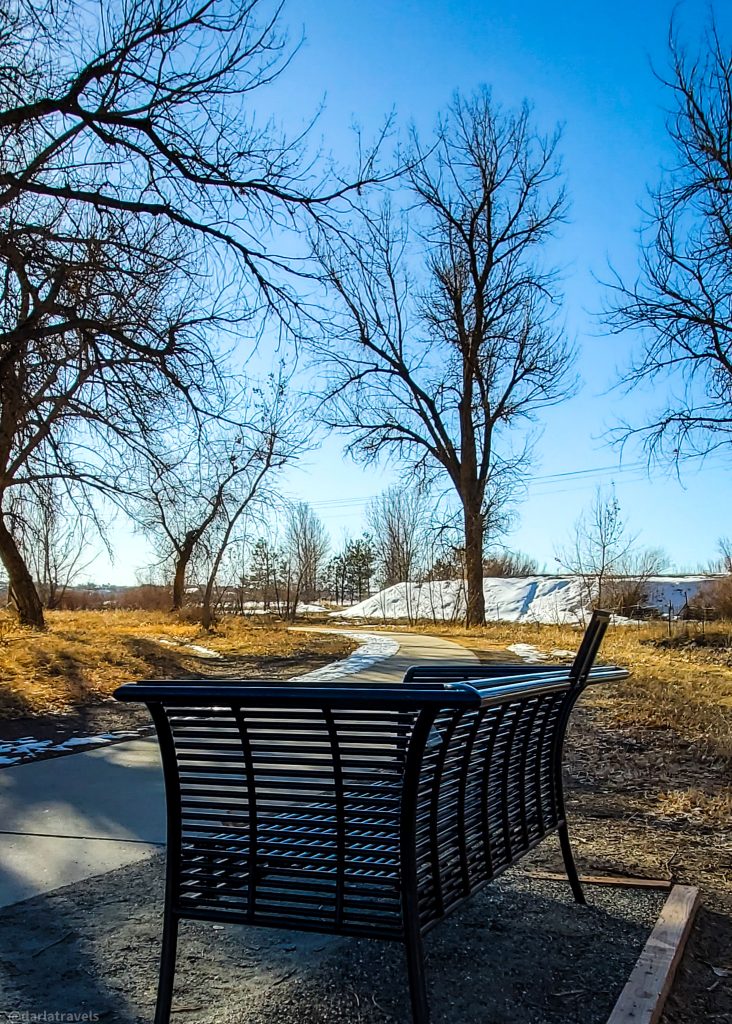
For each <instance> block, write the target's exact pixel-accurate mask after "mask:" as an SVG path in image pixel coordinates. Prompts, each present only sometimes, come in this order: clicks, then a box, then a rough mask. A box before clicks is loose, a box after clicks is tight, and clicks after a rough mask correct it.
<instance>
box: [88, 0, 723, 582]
mask: <svg viewBox="0 0 732 1024" xmlns="http://www.w3.org/2000/svg"><path fill="white" fill-rule="evenodd" d="M673 10H675V11H676V19H677V23H678V26H679V29H680V32H681V35H682V37H683V38H685V39H688V41H689V44H690V46H692V48H693V46H694V44H695V43H696V42H697V41H698V40H699V38H700V36H701V32H702V30H703V26H704V24H705V22H706V20H707V17H708V14H709V11H710V6H709V4H708V3H707V2H697V0H687V2H685V3H682V4H680V5H674V4H673V3H671V2H666V0H646V2H642V3H638V2H634V3H630V2H627V0H617V2H613V3H606V2H600V3H596V4H594V5H593V4H587V3H584V2H583V3H579V2H577V0H565V2H563V3H561V4H560V3H546V2H540V0H527V2H524V3H514V4H507V3H497V2H494V0H487V2H486V0H483V2H480V3H477V2H452V3H448V2H445V0H422V2H415V0H411V2H401V3H396V2H386V0H371V2H370V3H362V2H360V3H355V2H352V0H339V2H336V0H319V2H318V3H312V0H310V2H306V0H289V2H288V4H287V5H286V8H285V12H284V17H285V20H286V21H287V23H288V24H289V25H290V27H291V35H292V37H293V38H297V37H298V36H299V34H300V32H301V31H303V32H304V34H305V41H304V44H303V46H302V48H301V50H300V52H299V54H298V55H297V56H296V58H295V60H294V62H293V64H292V65H291V66H290V67H289V68H288V70H287V71H286V73H285V75H284V76H283V77H282V79H281V80H280V81H279V82H278V83H277V84H276V86H274V87H273V89H272V91H271V92H270V94H269V97H268V102H271V103H272V105H273V109H274V111H275V113H276V116H277V117H278V118H279V119H280V120H281V122H282V123H283V124H284V126H285V127H286V128H288V129H290V130H296V129H297V128H298V127H299V126H301V125H302V123H303V122H304V121H306V120H307V119H308V118H309V117H310V116H311V115H312V113H313V111H314V110H315V109H316V108H317V106H318V104H319V103H320V102H321V100H323V99H324V101H325V109H324V111H323V113H322V115H321V118H320V121H319V123H318V125H317V126H316V136H318V137H322V140H323V148H324V149H326V150H328V151H331V152H332V153H333V154H334V156H335V157H336V159H338V160H340V161H341V162H348V160H349V157H350V153H351V152H352V145H353V139H352V135H351V134H350V132H349V126H350V125H351V124H352V122H354V121H357V122H358V123H359V124H360V125H361V126H362V128H363V130H364V132H365V134H366V135H367V136H368V135H369V134H371V133H375V132H376V131H377V129H378V127H379V125H380V124H381V122H382V120H383V118H384V116H385V115H386V114H387V113H389V112H390V111H391V110H394V111H395V113H396V116H397V118H398V121H399V123H400V124H402V125H406V124H408V123H409V122H410V121H411V120H413V121H414V122H415V123H416V125H417V126H418V128H419V129H420V131H421V132H422V133H423V134H424V135H427V134H428V133H429V131H430V129H431V127H432V125H433V124H434V122H435V119H436V116H437V114H438V112H439V111H440V110H441V109H444V107H445V106H446V104H447V103H448V102H449V100H450V97H451V94H452V92H453V91H454V90H455V89H456V88H459V89H461V90H463V91H465V92H469V91H471V90H472V89H474V88H475V87H477V86H479V85H482V84H487V85H489V86H491V88H492V89H493V92H494V96H495V98H496V99H497V100H499V101H500V102H501V103H502V104H503V105H505V106H507V107H511V106H517V105H518V104H520V103H521V102H522V101H523V100H524V99H528V100H529V101H530V102H531V103H532V104H533V106H534V112H535V113H534V117H535V121H536V123H537V124H538V126H540V127H541V128H543V129H545V130H547V131H548V130H551V129H552V128H553V127H554V125H556V124H557V123H561V124H562V125H563V126H564V134H563V140H562V143H561V154H562V158H563V164H564V169H565V173H566V178H567V185H568V190H569V195H570V199H571V212H570V222H569V223H568V224H567V225H566V227H565V228H564V229H563V231H562V233H561V237H560V238H559V239H558V241H557V243H556V245H555V253H554V255H555V256H556V258H557V260H558V262H559V263H560V264H561V265H563V266H564V267H565V285H564V294H565V307H564V315H565V319H566V324H567V328H568V330H569V332H570V334H571V335H572V336H573V337H574V338H575V339H576V341H577V344H578V346H579V350H580V356H579V361H578V366H577V369H578V371H579V373H580V375H581V377H582V381H583V386H582V389H581V391H580V392H579V394H578V395H577V396H576V397H575V398H573V399H571V400H570V401H568V402H567V403H565V404H564V405H562V406H561V407H558V408H555V409H552V410H549V411H548V412H546V413H545V414H543V416H542V420H541V423H542V424H543V428H544V432H543V436H542V438H541V440H540V442H539V444H538V446H537V449H536V458H535V464H534V467H533V473H534V475H535V476H536V477H537V478H538V479H537V480H536V482H535V483H534V484H533V485H531V486H530V488H529V492H528V497H527V499H526V500H525V501H524V502H523V504H522V506H521V508H520V520H519V522H518V525H517V527H516V529H515V530H514V531H513V532H512V534H511V535H510V537H509V538H508V543H509V544H510V545H511V546H512V547H515V548H520V549H522V550H524V551H526V552H528V553H531V554H533V555H534V556H535V557H536V558H538V560H539V561H540V563H542V564H543V565H545V566H546V568H547V569H549V570H551V569H552V568H553V566H554V551H555V549H556V547H557V546H558V545H560V544H561V543H562V542H563V541H565V540H566V538H567V535H568V533H569V531H570V528H571V524H572V523H573V521H574V520H575V519H576V517H577V515H578V514H579V513H580V511H581V510H582V508H583V507H584V506H586V505H587V504H588V503H589V502H590V501H591V499H592V496H593V489H594V486H595V485H596V483H598V482H600V483H604V484H609V483H610V482H611V481H614V483H615V487H616V493H617V496H618V498H619V500H620V502H621V505H622V508H623V511H624V513H625V514H626V516H627V518H628V520H629V521H630V524H631V526H632V528H633V529H634V530H635V531H638V532H640V534H641V539H642V541H643V542H644V543H646V544H649V545H654V546H662V547H664V548H665V549H666V550H667V552H668V553H669V555H670V556H671V558H672V560H673V562H674V564H675V565H676V566H677V567H679V568H687V567H691V566H693V565H696V564H697V563H699V562H704V561H706V560H707V559H709V558H711V557H712V556H713V555H714V552H715V546H716V541H717V538H718V537H719V536H720V535H723V534H725V533H730V532H732V530H730V527H729V526H728V524H727V515H726V509H727V507H728V505H729V484H728V465H727V463H726V462H725V461H724V460H722V459H721V458H717V459H716V460H715V461H711V460H710V461H708V462H707V463H705V464H703V465H701V466H699V465H696V466H692V465H689V466H686V467H683V468H682V473H681V479H680V480H679V479H677V477H676V475H675V474H674V473H673V472H672V471H668V470H663V469H659V470H654V472H653V475H652V476H651V477H649V476H648V474H647V473H646V472H645V469H644V467H643V465H642V464H641V463H642V459H643V456H642V453H640V452H639V451H638V450H637V449H635V450H634V449H630V448H629V449H627V450H626V452H625V454H624V456H623V465H622V466H620V467H619V468H617V469H615V468H614V467H618V465H619V457H620V456H619V453H618V451H617V450H616V449H613V448H611V447H608V445H607V442H606V440H605V434H606V432H607V430H608V429H609V428H611V427H612V426H613V424H614V423H615V422H616V421H617V418H618V416H624V417H625V418H628V419H630V420H637V421H640V420H642V418H643V416H644V412H645V411H646V410H647V409H649V408H652V407H653V406H654V405H659V404H661V403H662V402H663V401H664V397H665V388H666V385H665V384H663V386H662V387H661V388H660V389H659V391H658V392H657V393H656V394H655V395H654V394H653V393H650V394H649V393H648V392H646V393H644V394H635V395H631V396H625V395H623V394H622V393H621V392H618V391H611V390H610V388H611V385H612V383H613V381H614V379H615V377H616V369H617V368H618V367H623V366H624V365H625V364H626V363H627V360H628V357H629V354H630V352H631V350H632V347H633V344H634V339H632V338H617V337H607V336H604V335H603V332H602V327H601V324H600V323H599V321H598V319H597V318H596V316H594V314H595V313H596V312H597V311H598V310H599V309H600V307H601V306H602V301H603V290H602V288H601V287H600V286H599V285H598V283H597V280H596V279H597V278H600V279H603V278H605V279H606V278H607V277H608V260H610V261H612V263H613V265H614V266H615V267H616V268H617V269H618V270H620V271H621V273H622V274H623V275H624V276H626V277H631V276H632V275H633V273H634V270H635V267H636V265H637V229H638V227H639V224H640V220H641V214H640V210H639V206H640V205H641V204H642V203H644V201H645V197H646V188H647V186H649V185H653V184H654V183H655V182H656V181H657V180H658V177H659V174H660V172H661V168H662V166H663V165H664V163H668V162H669V160H670V159H671V155H672V154H671V151H670V148H669V144H668V140H667V138H666V134H665V128H664V119H665V108H666V107H667V106H668V104H669V96H668V93H667V92H666V91H665V90H664V88H663V87H662V85H661V84H660V83H659V82H658V81H657V79H656V78H655V76H654V73H653V70H652V65H653V66H654V67H656V68H657V69H658V70H660V71H664V70H665V67H666V40H667V33H668V26H669V20H670V17H671V13H672V11H673ZM716 16H717V19H718V23H719V26H720V29H721V30H722V34H723V36H724V37H726V38H727V39H729V38H730V35H732V32H731V31H730V29H731V28H732V10H730V9H729V8H727V7H726V5H725V7H724V8H723V6H722V5H721V4H718V5H717V8H716ZM340 447H341V446H340V442H339V441H338V439H336V438H333V437H331V438H329V439H328V440H327V442H326V443H325V444H324V446H323V448H322V449H321V450H319V451H318V452H315V453H313V454H312V455H311V456H309V457H308V459H307V460H306V461H305V463H304V465H303V466H302V467H301V469H299V470H298V471H295V472H293V473H291V475H290V476H289V478H288V484H287V486H288V490H289V493H290V494H291V495H292V496H293V497H298V498H300V499H302V500H305V501H310V502H311V503H312V504H313V505H314V506H315V508H316V509H317V511H318V513H319V514H320V515H321V517H322V518H323V520H324V521H325V523H326V525H327V526H328V528H329V529H330V531H331V533H332V535H333V537H334V540H335V541H336V542H338V540H339V539H340V538H341V536H342V534H343V533H344V532H345V531H349V532H350V533H352V534H355V533H358V532H360V530H361V529H362V528H363V508H364V504H365V501H366V500H367V499H368V498H369V497H370V496H372V495H374V494H376V493H377V492H378V491H379V490H381V489H382V488H383V487H384V486H385V484H387V483H389V482H391V481H392V480H395V479H399V477H400V475H401V474H402V473H403V472H404V471H403V470H399V469H398V468H394V467H383V468H382V469H376V470H375V469H373V468H370V469H368V470H364V469H362V468H360V467H358V466H356V465H354V464H353V463H352V462H351V461H350V460H348V459H346V458H345V457H343V456H342V455H341V450H340ZM594 467H602V472H599V473H597V474H594V473H589V472H584V471H587V470H590V469H593V468H594ZM577 471H581V472H582V475H581V476H559V474H566V473H575V472H577ZM123 535H125V536H126V535H127V530H126V529H125V528H124V527H123V525H122V524H120V529H119V536H120V537H122V536H123ZM145 560H146V551H145V547H144V544H143V543H142V541H140V540H139V539H136V540H134V541H131V540H130V539H129V538H128V537H127V539H126V540H125V558H124V560H120V561H118V563H117V564H115V565H114V566H111V565H107V563H106V560H102V559H101V558H100V560H99V561H98V562H97V564H96V566H95V568H94V576H95V577H96V578H98V579H114V580H115V581H118V582H132V579H133V576H134V569H135V567H136V565H137V564H142V563H144V562H145Z"/></svg>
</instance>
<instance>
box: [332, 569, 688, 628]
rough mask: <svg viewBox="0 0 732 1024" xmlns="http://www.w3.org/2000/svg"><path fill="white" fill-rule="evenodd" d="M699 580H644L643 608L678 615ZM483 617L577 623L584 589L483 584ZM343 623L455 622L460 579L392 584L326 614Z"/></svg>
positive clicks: (573, 582) (461, 597) (535, 581)
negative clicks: (645, 590) (340, 609)
mask: <svg viewBox="0 0 732 1024" xmlns="http://www.w3.org/2000/svg"><path fill="white" fill-rule="evenodd" d="M707 579H708V577H705V576H676V577H671V576H654V577H652V578H651V579H650V580H649V581H648V585H647V593H648V600H647V602H646V603H647V604H648V605H649V606H651V607H654V608H658V609H659V611H661V612H663V613H665V612H666V611H667V610H668V606H669V604H670V605H671V606H672V609H673V612H674V613H678V612H679V611H680V610H681V608H683V606H684V605H685V603H686V602H687V600H691V598H693V597H694V595H695V594H696V593H697V591H698V590H699V587H700V586H701V584H702V583H704V582H706V581H707ZM483 592H484V594H485V605H486V617H487V618H488V619H489V620H494V621H504V622H546V623H550V624H556V625H559V624H562V623H582V622H584V620H585V618H586V615H587V608H586V605H587V595H586V591H585V589H584V584H583V582H582V580H580V579H579V578H578V577H576V576H526V577H522V578H518V579H497V578H486V579H484V580H483ZM331 614H332V615H333V616H334V617H339V618H344V619H377V620H380V621H382V622H388V621H391V620H394V619H411V620H415V619H427V620H431V621H434V622H440V621H448V622H449V621H458V620H460V619H461V618H462V617H463V616H464V614H465V584H464V582H463V581H462V580H442V581H436V582H432V583H397V584H396V585H395V586H393V587H388V588H387V589H386V590H382V591H381V592H380V593H378V594H374V595H373V596H372V597H368V598H366V600H365V601H361V602H360V603H359V604H355V605H353V606H352V607H350V608H345V609H344V610H343V611H340V612H333V613H331Z"/></svg>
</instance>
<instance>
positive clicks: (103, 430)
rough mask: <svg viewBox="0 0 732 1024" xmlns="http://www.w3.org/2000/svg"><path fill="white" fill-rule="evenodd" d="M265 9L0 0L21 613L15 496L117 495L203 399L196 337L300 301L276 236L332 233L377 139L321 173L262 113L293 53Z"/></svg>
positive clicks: (1, 182)
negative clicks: (173, 406) (165, 423)
mask: <svg viewBox="0 0 732 1024" xmlns="http://www.w3.org/2000/svg"><path fill="white" fill-rule="evenodd" d="M279 12H280V8H279V6H278V4H277V3H274V4H273V3H270V2H269V0H248V2H245V3H241V4H234V5H232V4H230V3H229V2H228V0H200V2H195V0H193V2H191V0H170V2H167V0H166V2H163V0H131V2H130V3H126V2H122V0H113V2H111V3H107V2H106V0H98V2H96V0H91V2H90V3H89V4H84V5H82V6H79V5H78V4H77V3H76V0H61V2H55V0H54V2H53V3H52V2H50V0H49V2H48V3H41V4H40V5H39V4H35V3H33V2H31V0H18V2H11V0H0V46H2V53H3V59H2V61H1V62H0V270H1V274H0V558H2V561H3V564H4V565H5V568H6V570H7V573H8V577H9V599H10V604H11V607H13V608H14V609H15V611H16V612H17V614H18V616H19V617H20V619H21V621H23V622H25V623H27V624H30V625H34V626H36V627H41V626H42V625H43V611H42V606H41V601H40V599H39V596H38V594H37V592H36V589H35V584H34V581H33V578H32V575H31V573H30V571H29V569H28V566H27V564H26V563H25V560H24V558H23V554H22V552H21V550H20V547H19V544H18V539H17V537H15V536H13V532H12V529H11V525H12V524H11V523H9V521H8V516H7V511H8V508H9V501H10V489H11V488H26V490H27V489H28V488H29V487H30V486H31V485H33V484H34V483H37V482H39V481H41V480H46V479H56V480H63V481H73V482H74V483H75V484H80V485H82V486H83V487H84V488H86V489H87V492H88V491H89V490H90V489H92V490H93V489H97V490H103V491H105V492H107V493H109V492H111V491H115V490H116V491H117V492H122V491H124V490H125V489H126V481H125V480H124V473H125V463H126V462H127V461H128V460H129V459H130V458H131V455H130V453H129V451H127V453H126V454H123V453H124V452H125V450H127V449H132V450H134V449H135V448H137V447H140V446H141V447H143V448H144V447H146V446H147V445H148V444H149V443H150V434H151V432H152V431H153V429H154V428H153V424H154V422H155V417H154V415H153V413H155V412H157V410H158V409H159V407H160V405H161V404H164V403H166V402H170V401H171V400H173V398H175V399H176V400H177V399H182V400H184V401H185V402H187V403H188V404H189V406H190V407H191V408H194V409H196V410H199V415H200V409H201V408H203V409H204V410H208V409H210V407H211V404H212V395H211V393H210V392H211V389H212V382H215V380H216V370H215V365H216V359H215V357H214V352H213V351H212V347H213V348H215V347H216V346H212V345H211V344H210V337H211V333H210V332H212V331H214V329H216V331H217V332H223V331H224V330H225V329H228V330H230V331H231V330H233V329H235V328H236V325H237V324H238V323H240V322H241V321H242V320H247V321H250V320H251V319H252V317H253V316H254V315H255V314H256V313H258V312H259V311H260V310H262V309H266V310H269V311H270V312H275V313H276V314H277V315H278V316H279V319H280V323H282V324H286V323H287V322H288V320H289V318H290V315H291V313H292V311H293V310H294V309H295V308H297V301H296V297H295V294H294V290H293V286H292V275H291V274H290V271H292V269H293V266H294V265H295V264H296V261H294V260H290V261H289V262H288V260H285V259H283V258H281V257H279V256H277V255H273V254H272V252H273V251H274V248H275V247H274V245H273V238H274V234H276V233H278V232H279V233H280V234H281V232H282V231H283V230H285V229H288V230H291V229H292V228H297V227H298V226H302V220H303V218H304V219H306V220H307V221H308V222H309V223H310V222H312V223H319V222H322V221H324V220H325V221H327V222H328V224H329V227H330V228H331V229H332V228H333V223H332V217H333V216H334V210H335V207H334V204H337V201H338V200H339V199H340V198H341V197H343V196H345V195H347V194H348V193H349V190H350V189H351V188H352V187H356V186H358V187H361V186H362V185H363V184H365V183H367V182H368V181H369V180H372V178H373V163H372V158H373V153H370V154H368V155H366V156H365V157H364V164H363V166H362V168H361V169H360V172H357V173H356V175H355V176H354V181H353V183H352V184H347V183H344V182H342V181H340V180H339V181H336V182H335V184H333V185H328V184H327V183H326V182H325V181H324V180H323V177H322V175H320V174H319V173H318V172H317V170H316V164H315V163H314V162H313V161H312V160H310V159H308V157H307V154H306V150H305V143H304V139H303V138H300V139H297V140H294V141H291V140H288V139H286V138H285V137H283V136H282V135H281V134H280V133H279V131H278V130H277V128H276V127H275V125H274V123H273V122H272V121H270V120H267V119H264V120H262V121H259V120H258V119H257V118H255V116H254V113H253V111H252V109H251V107H250V106H249V104H250V102H251V100H252V97H253V95H254V94H255V93H257V92H259V90H261V89H264V88H266V86H267V85H268V84H269V83H270V82H272V80H273V79H274V78H276V77H277V75H278V74H279V73H280V71H282V70H284V68H285V67H286V65H287V61H288V58H289V55H290V54H289V50H288V47H287V45H286V41H285V39H284V38H283V36H282V33H281V31H280V29H279V27H278V19H279ZM293 237H296V235H293ZM288 275H290V276H289V277H288ZM227 284H230V287H229V288H228V289H227ZM224 324H226V325H227V327H226V328H225V327H224ZM249 330H250V332H252V328H251V325H250V327H249ZM252 333H256V332H255V331H254V332H252ZM116 455H119V456H120V457H119V458H115V457H114V456H116ZM30 493H31V492H30V491H28V494H30Z"/></svg>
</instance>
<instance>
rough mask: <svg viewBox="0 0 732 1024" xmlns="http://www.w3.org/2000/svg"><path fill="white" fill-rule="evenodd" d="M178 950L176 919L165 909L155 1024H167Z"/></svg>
mask: <svg viewBox="0 0 732 1024" xmlns="http://www.w3.org/2000/svg"><path fill="white" fill-rule="evenodd" d="M177 949H178V918H177V917H175V916H174V915H173V914H171V913H170V911H169V910H168V909H167V908H166V910H165V918H164V920H163V948H162V951H161V953H160V979H159V981H158V999H157V1003H156V1005H155V1024H169V1021H170V1006H171V1002H172V999H173V981H174V979H175V954H176V951H177Z"/></svg>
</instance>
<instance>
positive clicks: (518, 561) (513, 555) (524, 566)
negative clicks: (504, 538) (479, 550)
mask: <svg viewBox="0 0 732 1024" xmlns="http://www.w3.org/2000/svg"><path fill="white" fill-rule="evenodd" d="M538 571H539V566H538V564H537V561H536V559H535V558H532V557H531V555H525V554H523V553H522V552H521V551H508V550H506V549H503V550H500V551H491V552H489V553H488V554H487V556H486V558H485V559H484V561H483V572H484V573H485V575H486V576H498V577H508V578H516V577H520V576H536V574H537V573H538Z"/></svg>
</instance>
